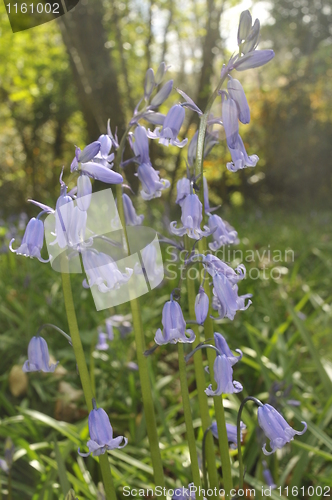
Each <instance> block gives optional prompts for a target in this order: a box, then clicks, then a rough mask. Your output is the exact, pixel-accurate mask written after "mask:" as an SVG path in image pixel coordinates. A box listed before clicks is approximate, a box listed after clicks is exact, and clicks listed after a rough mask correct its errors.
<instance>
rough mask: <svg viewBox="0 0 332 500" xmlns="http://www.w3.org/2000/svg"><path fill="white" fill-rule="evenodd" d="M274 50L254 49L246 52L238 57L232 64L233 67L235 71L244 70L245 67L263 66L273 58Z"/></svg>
mask: <svg viewBox="0 0 332 500" xmlns="http://www.w3.org/2000/svg"><path fill="white" fill-rule="evenodd" d="M273 57H274V52H273V50H271V49H265V50H254V51H251V52H248V54H245V55H244V56H242V57H239V58H238V59H237V61H235V63H234V64H233V68H234V69H236V70H237V71H245V70H246V69H251V68H258V67H259V66H263V65H264V64H266V63H268V62H269V61H271V59H273Z"/></svg>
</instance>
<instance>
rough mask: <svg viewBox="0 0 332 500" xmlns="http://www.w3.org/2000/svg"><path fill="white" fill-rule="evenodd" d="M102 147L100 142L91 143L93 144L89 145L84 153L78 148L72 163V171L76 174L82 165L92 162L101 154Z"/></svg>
mask: <svg viewBox="0 0 332 500" xmlns="http://www.w3.org/2000/svg"><path fill="white" fill-rule="evenodd" d="M100 146H101V144H100V142H99V141H94V142H91V144H88V145H87V146H86V147H85V148H84V149H83V151H82V150H81V148H79V147H77V146H76V149H75V157H74V159H73V161H72V162H71V166H70V171H71V172H74V171H75V170H77V169H78V168H79V164H80V163H86V162H88V161H91V160H92V159H93V158H94V157H95V156H96V155H97V154H98V153H99V151H100Z"/></svg>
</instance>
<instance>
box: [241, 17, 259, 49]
mask: <svg viewBox="0 0 332 500" xmlns="http://www.w3.org/2000/svg"><path fill="white" fill-rule="evenodd" d="M259 31H260V22H259V19H255V22H254V24H253V26H252V28H251V30H250V32H249V34H248V36H247V37H246V40H245V42H243V43H242V44H241V48H240V49H241V52H242V53H243V54H247V53H248V52H251V51H252V50H255V49H256V47H257V45H258V42H259Z"/></svg>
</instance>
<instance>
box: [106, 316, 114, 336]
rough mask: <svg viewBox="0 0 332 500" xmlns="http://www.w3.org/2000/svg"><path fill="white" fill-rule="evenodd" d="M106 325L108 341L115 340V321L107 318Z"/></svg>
mask: <svg viewBox="0 0 332 500" xmlns="http://www.w3.org/2000/svg"><path fill="white" fill-rule="evenodd" d="M105 324H106V332H107V338H108V340H114V331H113V321H112V318H107V319H106V321H105Z"/></svg>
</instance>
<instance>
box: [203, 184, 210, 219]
mask: <svg viewBox="0 0 332 500" xmlns="http://www.w3.org/2000/svg"><path fill="white" fill-rule="evenodd" d="M203 196H204V212H205V213H209V212H210V202H209V186H208V183H207V180H206V177H203Z"/></svg>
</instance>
